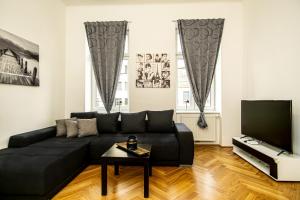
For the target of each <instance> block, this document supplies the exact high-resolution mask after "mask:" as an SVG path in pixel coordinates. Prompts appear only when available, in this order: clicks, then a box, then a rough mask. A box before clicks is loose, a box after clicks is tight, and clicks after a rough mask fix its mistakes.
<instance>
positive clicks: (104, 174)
mask: <svg viewBox="0 0 300 200" xmlns="http://www.w3.org/2000/svg"><path fill="white" fill-rule="evenodd" d="M101 186H102V195H103V196H104V195H106V194H107V163H106V162H103V163H102V165H101Z"/></svg>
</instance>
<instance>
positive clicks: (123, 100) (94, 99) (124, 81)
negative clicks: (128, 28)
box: [86, 32, 129, 112]
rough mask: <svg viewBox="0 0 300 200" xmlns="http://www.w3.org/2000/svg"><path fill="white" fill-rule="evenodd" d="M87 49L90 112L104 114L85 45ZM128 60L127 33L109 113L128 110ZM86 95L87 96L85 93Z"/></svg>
mask: <svg viewBox="0 0 300 200" xmlns="http://www.w3.org/2000/svg"><path fill="white" fill-rule="evenodd" d="M86 47H87V53H88V59H87V62H86V64H87V65H88V66H87V67H90V68H91V70H90V71H91V73H90V74H91V80H92V81H91V93H90V95H91V98H90V101H91V104H90V107H91V110H95V111H99V112H105V108H104V105H103V102H102V99H101V96H100V94H99V92H98V89H97V86H96V80H95V77H94V72H93V70H92V66H91V60H90V55H89V54H90V53H89V50H88V44H86ZM128 59H129V54H128V32H127V35H126V41H125V49H124V58H123V63H122V67H121V71H120V76H119V81H118V85H117V91H116V96H115V102H114V105H113V107H112V110H111V112H118V111H123V112H126V111H128V110H129V103H128V86H127V85H128ZM87 94H89V93H88V92H87Z"/></svg>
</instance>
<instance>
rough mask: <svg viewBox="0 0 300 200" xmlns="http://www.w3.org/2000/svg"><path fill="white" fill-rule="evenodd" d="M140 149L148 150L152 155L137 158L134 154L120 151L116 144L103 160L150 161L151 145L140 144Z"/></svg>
mask: <svg viewBox="0 0 300 200" xmlns="http://www.w3.org/2000/svg"><path fill="white" fill-rule="evenodd" d="M138 147H141V148H144V149H146V150H148V151H149V152H150V153H149V155H146V156H137V155H134V154H133V153H129V152H126V151H124V150H122V149H119V148H118V147H117V145H116V144H114V145H113V146H112V147H110V148H109V149H108V150H107V151H106V152H105V153H104V154H102V156H101V158H102V159H105V158H109V159H113V160H118V159H120V160H127V159H128V160H144V159H149V158H150V154H151V145H149V144H138Z"/></svg>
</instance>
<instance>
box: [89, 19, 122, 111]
mask: <svg viewBox="0 0 300 200" xmlns="http://www.w3.org/2000/svg"><path fill="white" fill-rule="evenodd" d="M84 25H85V30H86V35H87V41H88V44H89V49H90V53H91V59H92V64H93V69H94V74H95V79H96V82H97V88H98V91H99V94H100V96H101V99H102V101H103V104H104V107H105V110H106V111H107V112H108V113H110V111H111V109H112V106H113V103H114V98H115V94H116V89H117V84H118V79H119V75H120V69H121V65H122V60H123V56H124V47H125V39H126V31H127V21H109V22H85V23H84Z"/></svg>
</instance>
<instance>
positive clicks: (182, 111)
mask: <svg viewBox="0 0 300 200" xmlns="http://www.w3.org/2000/svg"><path fill="white" fill-rule="evenodd" d="M176 114H200V112H199V111H189V110H176ZM204 114H218V115H219V114H221V113H220V112H218V111H209V110H208V111H204Z"/></svg>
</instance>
